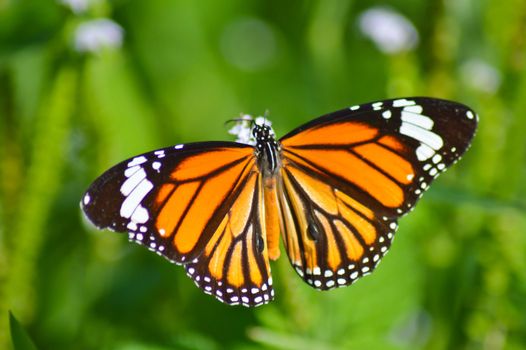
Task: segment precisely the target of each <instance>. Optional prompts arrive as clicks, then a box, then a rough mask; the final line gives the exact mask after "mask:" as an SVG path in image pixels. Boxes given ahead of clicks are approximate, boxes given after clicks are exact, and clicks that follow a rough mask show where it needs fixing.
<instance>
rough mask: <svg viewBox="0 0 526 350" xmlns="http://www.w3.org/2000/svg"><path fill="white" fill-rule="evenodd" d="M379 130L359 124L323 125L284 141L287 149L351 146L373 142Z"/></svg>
mask: <svg viewBox="0 0 526 350" xmlns="http://www.w3.org/2000/svg"><path fill="white" fill-rule="evenodd" d="M376 135H378V129H376V128H373V127H371V126H369V125H367V124H364V123H359V122H345V123H335V124H329V125H321V126H318V127H314V128H312V129H308V130H305V131H303V132H300V133H298V134H296V135H294V136H292V137H289V138H286V139H285V140H283V141H282V144H283V146H285V147H301V146H312V145H351V144H354V143H359V142H364V141H369V140H372V139H373V138H374V137H376Z"/></svg>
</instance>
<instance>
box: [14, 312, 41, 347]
mask: <svg viewBox="0 0 526 350" xmlns="http://www.w3.org/2000/svg"><path fill="white" fill-rule="evenodd" d="M9 328H10V329H11V340H12V341H13V348H14V350H36V349H37V347H36V346H35V344H33V341H32V340H31V338H29V335H28V334H27V332H26V330H25V329H24V327H22V325H21V324H20V323H19V322H18V320H17V319H16V318H15V316H13V314H12V313H11V311H9Z"/></svg>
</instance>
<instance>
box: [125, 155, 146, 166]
mask: <svg viewBox="0 0 526 350" xmlns="http://www.w3.org/2000/svg"><path fill="white" fill-rule="evenodd" d="M146 160H147V159H146V157H144V156H140V157H135V158H133V159H132V161H131V162H129V163H128V168H131V167H133V166H135V165H140V164H142V163H144V162H146Z"/></svg>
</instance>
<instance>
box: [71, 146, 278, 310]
mask: <svg viewBox="0 0 526 350" xmlns="http://www.w3.org/2000/svg"><path fill="white" fill-rule="evenodd" d="M259 177H260V175H259V172H258V171H257V166H256V164H255V157H254V150H253V147H250V146H246V145H242V144H238V143H232V142H206V143H195V144H186V145H178V146H175V147H170V148H165V149H161V150H157V151H154V152H151V153H145V154H143V155H140V156H137V157H134V158H132V159H129V160H127V161H124V162H122V163H120V164H118V165H116V166H115V167H113V168H111V169H110V170H108V171H107V172H106V173H104V174H103V175H102V176H100V177H99V178H98V179H97V180H96V181H95V182H94V183H93V184H92V185H91V186H90V188H89V189H88V191H87V192H86V194H85V195H84V197H83V200H82V202H81V206H82V209H83V211H84V213H85V214H86V216H87V217H88V219H89V220H90V221H91V222H92V223H93V224H94V225H95V226H97V227H98V228H109V229H111V230H114V231H119V232H128V233H129V237H130V240H133V241H135V242H137V243H139V244H141V245H144V246H146V247H147V248H148V249H150V250H152V251H155V252H157V253H158V254H159V255H162V256H164V257H166V258H167V259H169V260H170V261H172V262H175V263H178V264H185V268H186V271H187V273H188V275H189V276H190V277H191V278H192V279H193V280H194V282H195V283H196V284H197V285H198V286H199V287H200V288H201V289H203V290H204V291H205V292H206V293H208V294H212V295H214V296H215V297H216V298H218V299H220V300H221V301H223V302H225V303H228V304H243V305H246V306H254V305H260V304H263V303H266V302H268V301H269V300H270V299H272V296H273V291H272V286H271V285H272V282H271V278H270V267H269V264H268V253H267V250H266V241H265V235H264V232H265V230H264V222H261V220H260V218H264V214H263V213H261V212H260V210H263V208H262V207H261V206H260V205H258V203H259V201H260V200H261V198H259V197H260V196H261V195H262V193H261V189H260V188H259V185H260V180H259ZM256 290H257V291H258V292H257V293H256Z"/></svg>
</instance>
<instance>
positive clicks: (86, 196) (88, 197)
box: [83, 193, 91, 205]
mask: <svg viewBox="0 0 526 350" xmlns="http://www.w3.org/2000/svg"><path fill="white" fill-rule="evenodd" d="M90 200H91V197H90V196H89V194H88V193H86V195H85V196H84V200H83V202H84V205H88V204H89V202H90Z"/></svg>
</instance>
